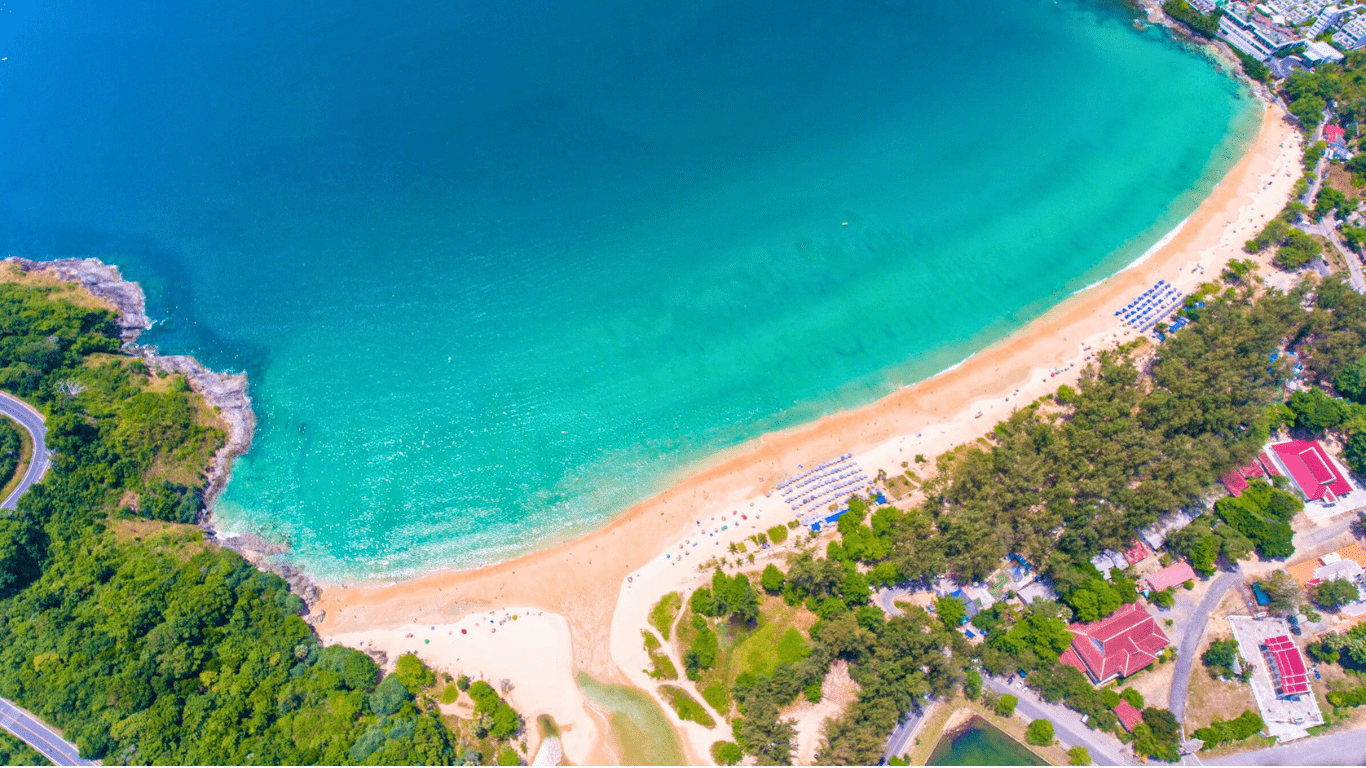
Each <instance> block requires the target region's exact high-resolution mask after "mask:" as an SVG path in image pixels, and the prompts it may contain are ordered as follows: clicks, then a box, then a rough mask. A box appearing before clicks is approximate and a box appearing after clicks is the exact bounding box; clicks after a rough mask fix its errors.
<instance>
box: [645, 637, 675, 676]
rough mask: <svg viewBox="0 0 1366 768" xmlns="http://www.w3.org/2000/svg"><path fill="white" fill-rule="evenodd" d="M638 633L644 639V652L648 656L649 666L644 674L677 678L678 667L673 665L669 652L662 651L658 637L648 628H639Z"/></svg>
mask: <svg viewBox="0 0 1366 768" xmlns="http://www.w3.org/2000/svg"><path fill="white" fill-rule="evenodd" d="M640 634H641V636H642V637H643V638H644V640H645V653H646V654H648V655H649V657H650V667H651V668H650V669H648V670H646V674H648V675H649V676H650V677H653V678H654V679H656V680H677V679H678V668H677V667H675V666H674V663H673V660H672V659H670V658H669V654H668V653H666V652H664V650H663V644H661V643H660V642H659V638H657V637H655V635H654V633H653V632H651V631H650V630H648V629H642V630H640Z"/></svg>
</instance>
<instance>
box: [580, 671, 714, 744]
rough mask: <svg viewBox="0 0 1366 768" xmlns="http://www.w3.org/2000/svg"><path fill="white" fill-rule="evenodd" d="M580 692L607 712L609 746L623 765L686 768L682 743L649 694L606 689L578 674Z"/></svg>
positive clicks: (613, 687) (623, 688)
mask: <svg viewBox="0 0 1366 768" xmlns="http://www.w3.org/2000/svg"><path fill="white" fill-rule="evenodd" d="M578 683H579V688H580V689H581V690H582V691H583V692H584V695H586V696H587V697H588V698H589V699H591V700H592V701H593V703H594V704H596V705H598V707H599V708H600V709H603V710H606V711H607V716H608V722H609V724H610V725H611V729H612V730H611V738H612V746H613V748H615V749H616V751H617V756H618V757H619V758H620V759H621V764H622V765H687V764H688V761H687V759H686V758H685V757H684V755H683V742H682V741H680V740H679V738H678V731H677V730H676V729H675V728H674V727H673V726H672V725H670V724H669V720H668V718H666V717H665V716H664V710H662V709H660V708H659V705H658V704H656V703H655V700H654V699H652V698H650V696H649V694H647V693H644V692H642V691H640V690H639V689H636V688H632V687H630V686H626V685H608V684H606V683H600V682H598V681H597V680H594V679H593V678H592V677H589V676H588V675H586V674H584V673H582V672H580V673H579V676H578Z"/></svg>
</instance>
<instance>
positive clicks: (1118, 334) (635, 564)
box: [314, 104, 1302, 761]
mask: <svg viewBox="0 0 1366 768" xmlns="http://www.w3.org/2000/svg"><path fill="white" fill-rule="evenodd" d="M1301 149H1302V141H1301V138H1300V135H1299V132H1298V131H1297V130H1296V129H1295V128H1294V127H1293V126H1292V125H1290V124H1289V123H1288V121H1287V120H1286V117H1285V114H1284V112H1283V111H1282V110H1281V109H1280V108H1279V107H1278V106H1276V105H1274V104H1271V105H1265V106H1264V111H1263V114H1262V118H1261V125H1260V127H1259V129H1258V131H1257V134H1256V137H1255V138H1254V140H1253V142H1252V143H1251V145H1250V146H1249V147H1248V148H1247V149H1246V150H1245V152H1244V154H1243V155H1242V157H1241V158H1240V159H1239V160H1238V161H1237V162H1236V163H1235V164H1234V166H1233V167H1232V168H1231V169H1230V170H1229V171H1228V172H1227V173H1226V174H1225V176H1224V178H1223V179H1221V180H1220V181H1219V182H1218V184H1217V185H1216V186H1215V187H1214V189H1213V190H1212V192H1211V193H1210V195H1209V196H1208V197H1206V198H1205V199H1204V200H1202V201H1201V202H1200V204H1199V206H1198V207H1197V208H1196V210H1195V211H1194V212H1193V213H1192V214H1191V215H1190V216H1189V217H1187V218H1186V219H1185V220H1184V221H1182V222H1181V223H1180V224H1178V225H1177V226H1176V227H1175V228H1174V229H1173V230H1172V231H1171V232H1170V233H1168V235H1167V236H1164V238H1162V240H1160V241H1159V242H1158V243H1157V244H1155V245H1154V246H1153V247H1152V248H1150V249H1148V251H1146V252H1145V253H1144V254H1143V255H1141V256H1140V257H1139V258H1138V259H1136V260H1135V261H1134V262H1132V263H1130V264H1129V265H1128V266H1126V267H1124V268H1123V269H1120V270H1119V271H1117V272H1116V273H1114V274H1112V275H1111V276H1109V277H1107V278H1105V279H1104V280H1101V281H1099V282H1098V283H1096V284H1093V285H1091V286H1088V287H1086V288H1083V289H1080V290H1079V291H1077V292H1075V293H1073V294H1071V295H1069V296H1067V297H1065V298H1064V299H1063V300H1061V301H1060V302H1059V303H1058V304H1056V305H1054V306H1053V307H1051V308H1050V309H1048V310H1047V311H1046V312H1045V313H1044V314H1043V315H1042V316H1040V317H1038V318H1036V319H1035V320H1033V321H1031V322H1030V323H1028V324H1027V325H1025V326H1024V327H1023V328H1020V329H1018V330H1017V331H1015V332H1013V333H1012V334H1010V335H1009V336H1008V337H1006V338H1005V339H1003V340H1001V341H999V342H997V343H995V344H992V345H990V346H988V347H986V348H985V349H982V350H980V351H978V352H976V353H974V354H973V355H970V356H969V357H967V358H966V359H964V360H963V361H961V362H960V363H958V364H956V365H954V366H951V367H950V368H948V369H947V370H945V371H942V372H940V373H939V374H937V375H935V376H933V377H931V378H929V379H926V380H924V381H921V382H919V383H916V384H912V385H909V386H906V387H904V388H901V389H899V390H896V391H894V392H892V393H891V394H889V395H887V396H885V397H883V398H881V399H879V400H877V401H875V402H873V403H871V404H869V405H866V406H863V407H861V408H857V409H853V410H846V411H840V412H836V413H834V414H830V415H827V416H825V417H822V418H821V419H818V420H816V421H814V422H809V423H807V424H803V425H801V426H798V427H794V428H791V429H788V430H784V431H780V432H774V433H769V434H766V435H763V436H761V437H758V438H756V439H754V440H752V441H749V442H747V443H745V444H744V445H742V446H739V447H737V449H735V450H734V451H727V452H724V454H723V455H721V456H719V457H717V458H715V459H714V460H713V461H714V463H713V464H712V465H711V466H709V467H707V468H704V469H703V470H701V471H699V472H696V473H694V474H692V475H691V476H689V477H687V478H686V479H685V480H683V481H682V482H680V483H678V484H676V485H673V486H672V487H670V488H668V489H667V490H665V491H663V492H661V493H659V494H657V495H656V496H654V497H652V498H650V499H647V500H645V501H643V502H641V503H639V504H636V505H635V506H633V507H632V508H631V509H630V510H628V511H627V512H625V513H624V514H622V515H620V516H618V517H617V518H616V519H614V520H612V521H611V522H609V523H607V524H606V525H604V526H603V527H601V528H599V529H598V530H596V531H593V532H591V533H589V534H586V535H583V536H581V537H579V538H577V539H574V540H572V541H567V542H563V543H560V544H556V545H554V546H550V547H548V548H545V549H542V550H539V551H536V552H532V553H529V554H526V555H523V556H520V557H517V558H514V559H511V560H507V561H503V562H500V563H497V564H494V565H490V566H486V567H482V568H478V569H472V570H445V571H432V572H428V573H426V574H423V575H419V576H416V577H414V578H411V579H407V580H404V581H399V582H387V583H386V582H369V583H363V584H356V585H343V584H324V585H322V594H321V597H320V599H319V602H318V605H317V607H318V608H319V609H321V610H320V611H319V612H318V613H317V615H316V616H315V619H314V620H315V621H317V626H318V629H319V632H320V634H321V635H322V636H323V637H324V638H325V639H326V640H327V641H336V640H338V639H341V638H342V637H343V636H347V635H352V634H353V633H356V632H362V631H377V630H381V629H386V628H396V627H400V626H403V625H419V624H424V623H425V624H428V625H440V624H449V623H451V622H453V621H457V620H459V619H460V618H461V617H464V616H466V615H469V614H470V613H472V612H474V611H476V610H477V611H481V612H486V611H488V610H490V609H499V608H501V607H505V606H526V607H530V608H534V609H537V610H540V611H544V612H545V613H547V614H557V615H559V616H562V617H563V619H564V621H565V623H566V626H567V628H568V630H569V633H568V634H569V640H570V644H571V646H572V657H573V662H572V666H573V670H574V672H575V673H578V672H586V673H588V674H590V675H592V676H594V677H595V678H598V679H600V680H602V681H604V682H611V683H627V684H630V685H633V686H634V687H637V688H641V689H642V690H645V691H647V692H651V694H652V696H654V698H655V699H656V700H657V702H658V703H660V704H661V708H662V709H663V711H664V713H665V715H666V716H667V717H668V718H669V719H670V721H671V722H674V723H675V725H676V726H678V727H679V731H680V734H681V735H683V737H684V739H685V744H686V745H687V746H688V747H689V750H688V751H689V752H690V753H692V754H694V755H699V754H700V755H705V754H706V747H707V746H708V745H709V743H710V740H712V739H715V738H721V737H722V736H721V735H720V734H719V733H718V732H717V731H709V730H706V729H702V728H700V727H694V726H692V725H691V724H689V725H688V726H684V725H683V724H682V723H681V722H677V721H676V720H677V719H676V718H675V717H674V715H673V712H672V710H671V709H670V708H669V707H668V706H667V705H665V704H664V702H663V701H662V700H661V699H660V698H659V696H658V694H657V692H655V685H656V684H655V681H653V680H651V679H650V678H649V677H648V676H646V675H644V673H643V671H642V669H643V666H644V665H643V664H642V661H643V660H644V658H645V656H644V651H643V649H642V648H641V643H640V637H639V629H640V628H642V627H645V626H647V622H646V616H647V614H648V612H649V609H650V608H651V607H652V605H653V604H654V602H655V601H656V600H657V598H658V597H659V596H661V595H663V594H664V593H666V592H669V591H676V590H686V589H690V588H691V586H692V585H693V583H694V582H697V583H700V582H701V581H702V580H705V578H706V575H705V574H703V573H699V571H698V569H697V568H695V567H691V565H692V563H694V562H698V561H701V560H704V559H706V556H707V555H709V554H712V553H715V554H718V555H723V556H724V555H725V554H727V550H726V549H725V546H726V545H727V544H729V543H730V542H734V541H740V540H743V539H744V538H745V537H747V536H749V535H750V534H752V533H756V532H758V531H760V530H763V529H764V528H767V527H770V526H772V525H775V524H778V523H784V522H786V521H788V520H790V519H792V517H793V516H794V515H793V513H792V512H791V511H790V510H789V509H788V508H787V507H788V505H786V504H784V503H781V501H780V500H779V499H777V498H776V497H772V498H771V497H766V496H765V495H764V493H765V492H766V491H770V490H772V487H773V484H774V482H775V480H776V479H777V478H778V477H780V476H782V475H783V474H784V473H789V474H795V473H796V472H797V467H798V465H799V464H801V465H806V466H810V465H811V464H813V463H816V462H820V461H824V460H827V459H830V458H833V457H835V456H837V455H840V454H843V453H846V452H852V453H854V455H855V458H856V459H857V460H858V461H859V462H860V464H861V465H862V467H863V468H864V470H865V471H867V472H868V473H869V474H876V473H877V472H878V471H879V470H886V471H887V472H888V473H889V474H896V473H898V472H900V471H901V469H900V467H901V466H902V462H906V463H907V464H908V465H909V466H911V467H912V468H917V465H916V464H915V463H914V457H915V456H916V455H917V454H923V455H924V456H925V457H926V460H927V462H933V460H934V457H936V456H938V455H940V454H941V453H943V452H944V451H946V450H948V449H950V448H952V447H954V446H957V445H961V444H964V443H968V442H971V441H973V440H976V439H979V438H980V437H981V436H982V435H983V434H985V433H987V432H989V431H990V430H991V428H992V427H994V426H995V424H996V423H997V422H999V421H1001V420H1003V419H1004V418H1007V417H1008V416H1009V415H1010V413H1011V412H1013V411H1014V410H1015V409H1016V408H1017V407H1018V406H1022V405H1026V404H1028V403H1030V402H1032V401H1034V400H1036V399H1038V398H1039V397H1041V396H1043V395H1045V394H1048V393H1051V392H1053V391H1054V390H1056V388H1057V387H1058V386H1059V385H1061V384H1075V382H1076V381H1077V379H1078V378H1079V377H1080V372H1081V369H1082V368H1084V367H1085V365H1086V363H1087V362H1089V361H1090V360H1091V359H1092V358H1093V355H1094V353H1095V351H1097V350H1099V349H1100V348H1103V347H1113V346H1117V345H1119V344H1124V343H1128V342H1131V341H1134V340H1135V339H1136V338H1137V337H1138V335H1137V334H1136V333H1135V332H1134V331H1132V330H1126V329H1124V328H1123V327H1122V326H1121V325H1120V324H1119V321H1118V318H1116V317H1115V316H1114V312H1113V310H1115V309H1117V308H1119V307H1122V306H1124V304H1125V303H1126V302H1127V301H1130V300H1132V298H1133V297H1134V296H1136V295H1137V294H1138V293H1140V292H1142V291H1143V290H1145V289H1146V288H1148V287H1149V286H1151V285H1153V284H1154V283H1156V282H1157V281H1158V280H1159V279H1165V280H1166V281H1167V282H1168V283H1171V284H1173V285H1175V286H1176V287H1177V288H1178V289H1180V290H1182V291H1183V292H1185V293H1190V292H1191V291H1193V290H1194V289H1195V288H1196V287H1197V286H1198V285H1199V284H1201V283H1203V282H1207V281H1209V280H1217V279H1218V276H1219V273H1220V272H1221V271H1222V269H1223V266H1224V265H1225V264H1226V263H1227V262H1228V261H1229V260H1230V259H1232V258H1247V254H1245V253H1243V252H1242V247H1241V246H1242V243H1243V242H1244V241H1246V240H1247V239H1249V238H1251V237H1252V236H1253V235H1254V234H1255V232H1256V231H1258V230H1260V228H1261V227H1262V226H1263V225H1264V223H1265V222H1266V221H1267V220H1268V219H1270V218H1271V217H1273V216H1275V215H1276V214H1277V213H1279V212H1280V210H1281V209H1282V208H1283V207H1284V205H1285V204H1286V202H1287V201H1288V200H1289V199H1290V195H1291V190H1292V187H1293V185H1294V182H1295V181H1296V180H1297V179H1298V178H1299V176H1300V173H1301V169H1300V167H1299V166H1300V158H1301ZM1261 261H1262V262H1263V263H1265V262H1266V258H1265V257H1263V258H1262V259H1261ZM741 510H743V511H744V517H742V518H740V519H738V520H737V519H734V518H732V517H730V515H731V514H732V513H734V514H737V515H738V514H739V513H740V512H741ZM718 516H719V518H720V519H718ZM704 521H705V522H704ZM742 521H743V522H742ZM723 524H724V525H728V526H729V527H728V528H726V529H724V531H723V529H722V528H720V526H721V525H723ZM792 538H793V539H797V538H805V537H804V536H799V537H792ZM685 545H686V546H685ZM699 546H705V547H707V548H706V549H702V550H701V551H700V552H699V553H698V554H699V555H701V556H699V557H698V558H697V560H689V561H687V562H688V565H685V566H683V567H681V568H680V567H678V566H679V563H681V562H684V561H685V558H686V557H687V556H690V555H692V554H693V553H694V552H695V551H696V550H697V548H698V547H699ZM716 548H719V549H716ZM790 549H791V545H787V546H784V547H779V548H774V549H769V550H766V551H765V552H764V556H763V557H762V558H760V559H759V560H757V561H756V563H755V565H754V566H753V567H755V568H761V567H762V566H763V565H764V563H765V562H767V561H768V560H770V559H772V558H777V557H780V556H781V555H783V554H784V553H785V552H787V551H790ZM675 558H676V559H675ZM745 569H746V570H749V569H750V566H746V568H745ZM454 642H457V643H458V642H459V641H458V640H455V641H454ZM526 714H528V715H530V716H534V715H535V714H536V713H535V712H527V713H526ZM571 751H577V750H571ZM566 756H567V757H568V758H569V759H572V760H576V761H580V760H583V759H585V757H586V756H585V755H583V754H578V755H575V754H570V751H567V753H566Z"/></svg>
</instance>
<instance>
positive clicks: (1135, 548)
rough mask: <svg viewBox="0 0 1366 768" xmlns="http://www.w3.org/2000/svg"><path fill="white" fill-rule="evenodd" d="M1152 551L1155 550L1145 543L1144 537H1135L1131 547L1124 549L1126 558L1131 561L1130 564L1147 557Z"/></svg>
mask: <svg viewBox="0 0 1366 768" xmlns="http://www.w3.org/2000/svg"><path fill="white" fill-rule="evenodd" d="M1152 553H1153V551H1152V550H1151V549H1149V548H1148V545H1147V544H1144V543H1143V540H1142V539H1134V540H1133V542H1132V543H1131V544H1129V548H1128V549H1126V550H1124V559H1125V560H1127V561H1128V562H1129V565H1134V564H1136V563H1138V562H1140V561H1142V560H1144V559H1146V558H1147V557H1148V555H1151V554H1152Z"/></svg>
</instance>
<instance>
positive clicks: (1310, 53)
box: [1300, 40, 1347, 64]
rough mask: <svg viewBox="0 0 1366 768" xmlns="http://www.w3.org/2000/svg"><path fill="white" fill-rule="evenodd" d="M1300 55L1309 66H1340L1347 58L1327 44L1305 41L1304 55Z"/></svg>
mask: <svg viewBox="0 0 1366 768" xmlns="http://www.w3.org/2000/svg"><path fill="white" fill-rule="evenodd" d="M1300 55H1301V56H1303V57H1304V59H1305V61H1308V62H1309V63H1311V64H1322V63H1324V62H1332V63H1333V64H1341V63H1342V62H1343V60H1344V59H1346V58H1347V57H1346V56H1343V55H1342V51H1339V50H1338V49H1336V48H1334V47H1333V46H1331V45H1329V44H1328V43H1321V42H1319V41H1318V40H1308V41H1306V42H1305V44H1304V53H1302V54H1300Z"/></svg>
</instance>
